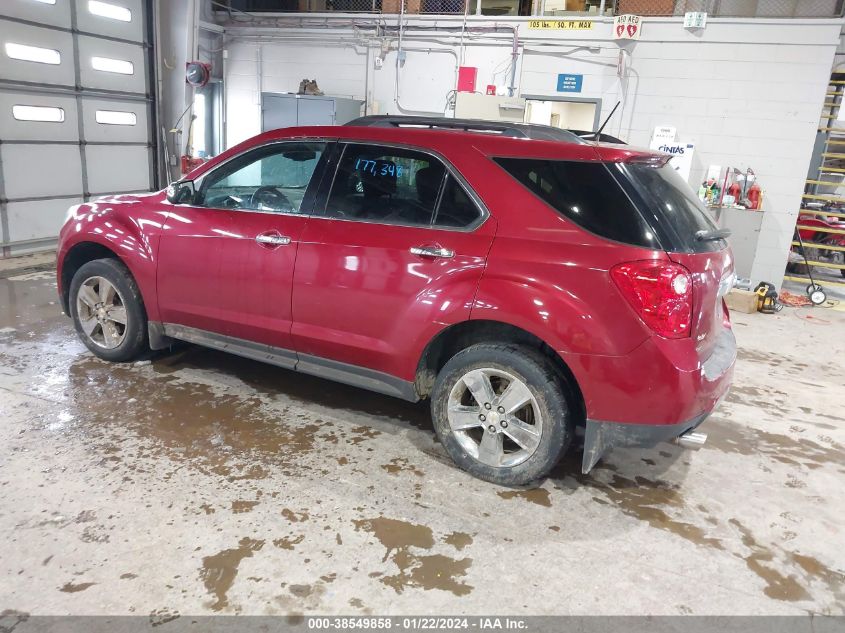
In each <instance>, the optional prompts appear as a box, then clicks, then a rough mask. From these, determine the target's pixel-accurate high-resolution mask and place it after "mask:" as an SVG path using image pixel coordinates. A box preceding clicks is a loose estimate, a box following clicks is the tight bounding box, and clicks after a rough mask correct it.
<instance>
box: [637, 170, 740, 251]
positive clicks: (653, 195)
mask: <svg viewBox="0 0 845 633" xmlns="http://www.w3.org/2000/svg"><path fill="white" fill-rule="evenodd" d="M624 169H625V170H626V171H627V173H628V177H629V178H630V179H631V180H632V181H633V183H634V185H635V186H636V187H637V189H638V191H639V192H640V194H641V195H642V196H643V197H644V198H645V199H646V202H647V204H648V206H649V207H650V209H651V210H652V211H653V212H654V213H655V215H656V216H657V220H658V222H660V223H662V224H663V225H664V226H667V227H669V228H670V229H671V230H672V231H673V232H674V233H675V234H676V235H675V236H673V238H672V240H671V241H672V242H676V244H674V245H673V248H672V250H679V251H692V252H696V251H698V252H701V251H708V250H721V249H722V248H724V247H725V242H724V241H723V240H711V241H707V242H701V241H698V240H696V238H695V234H696V233H697V232H698V231H713V230H715V229H716V228H717V227H716V225H715V224H714V222H713V220H712V219H711V217H710V214H709V213H708V212H707V208H706V207H705V206H704V204H703V203H702V202H701V200H699V199H698V196H697V195H695V192H694V191H693V190H692V189H691V188H690V186H689V185H688V184H687V182H686V181H685V180H684V179H683V177H682V176H681V175H680V174H679V173H678V172H677V171H676V170H675V169H674V168H673V167H672V165H671V163H667V164H665V165H664V166H662V167H655V166H651V165H648V164H637V163H628V164H626V165H625V166H624Z"/></svg>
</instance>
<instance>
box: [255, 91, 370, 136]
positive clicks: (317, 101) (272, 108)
mask: <svg viewBox="0 0 845 633" xmlns="http://www.w3.org/2000/svg"><path fill="white" fill-rule="evenodd" d="M363 103H364V102H363V101H359V100H357V99H347V98H344V97H327V96H319V97H318V96H312V95H298V94H289V93H282V94H279V93H271V92H262V93H261V131H262V132H266V131H268V130H277V129H279V128H283V127H294V126H297V125H343V124H344V123H347V122H349V121H351V120H352V119H355V118H357V117H359V116H361V106H362V104H363Z"/></svg>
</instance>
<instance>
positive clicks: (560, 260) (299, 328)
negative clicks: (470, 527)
mask: <svg viewBox="0 0 845 633" xmlns="http://www.w3.org/2000/svg"><path fill="white" fill-rule="evenodd" d="M668 158H669V157H668V156H666V155H662V154H657V153H654V152H648V151H639V150H633V149H630V148H628V147H625V146H620V145H603V144H597V143H592V142H587V141H584V140H582V139H581V138H578V137H577V136H575V135H574V134H572V133H570V132H567V131H564V130H559V129H555V128H548V127H542V126H529V125H511V124H502V123H486V122H480V121H462V120H454V119H417V118H408V117H364V118H363V119H358V120H356V121H354V122H353V123H351V124H349V125H346V126H342V127H303V128H288V129H282V130H275V131H272V132H267V133H265V134H262V135H260V136H257V137H255V138H253V139H250V140H248V141H245V142H244V143H241V144H240V145H238V146H237V147H234V148H232V149H230V150H228V151H227V152H225V153H223V154H222V155H220V156H219V157H217V158H215V159H214V160H211V161H209V162H208V163H206V164H204V165H202V166H201V167H199V168H198V169H196V170H195V171H193V172H192V173H191V174H190V175H189V176H188V177H187V178H186V179H183V180H180V181H179V182H176V183H174V184H173V185H171V186H170V187H168V188H167V190H166V191H163V192H158V193H151V194H147V195H121V196H114V197H109V198H103V199H100V200H96V201H93V202H89V203H86V204H82V205H79V206H77V207H74V208H72V209H71V211H70V213H69V217H68V220H67V222H66V224H65V225H64V227H63V229H62V231H61V237H60V246H59V252H58V282H59V292H60V294H61V301H62V305H63V307H64V310H65V312H66V313H67V314H69V315H70V316H71V317H72V318H73V320H74V323H75V325H76V329H77V331H78V333H79V336H80V337H81V338H82V340H83V342H84V343H85V345H87V346H88V348H89V349H90V350H91V351H92V352H93V353H94V354H95V355H97V356H99V357H100V358H103V359H106V360H111V361H128V360H131V359H133V358H136V357H138V355H140V354H143V353H144V352H146V351H147V350H149V349H150V348H152V349H162V348H165V347H167V346H168V345H169V344H170V341H171V340H172V339H180V340H183V341H189V342H191V343H197V344H200V345H205V346H208V347H213V348H216V349H221V350H225V351H228V352H232V353H233V354H239V355H241V356H246V357H248V358H252V359H256V360H260V361H264V362H267V363H270V364H273V365H278V366H280V367H284V368H287V369H293V370H296V371H303V372H307V373H310V374H315V375H318V376H322V377H324V378H329V379H332V380H335V381H339V382H344V383H348V384H351V385H356V386H359V387H363V388H365V389H371V390H373V391H377V392H380V393H384V394H389V395H392V396H396V397H399V398H404V399H406V400H410V401H417V400H420V399H422V398H429V399H430V400H431V412H432V418H433V421H434V428H435V430H436V432H437V435H438V437H439V438H440V441H441V442H442V443H443V446H444V448H445V449H446V451H447V452H448V453H449V455H450V456H451V457H452V459H454V461H455V462H456V463H457V464H458V465H459V466H460V467H461V468H463V469H465V470H467V471H469V472H470V473H472V474H473V475H475V476H477V477H480V478H482V479H486V480H488V481H492V482H496V483H500V484H522V483H526V482H529V481H531V480H534V479H537V478H538V477H541V476H543V475H545V474H546V473H547V472H548V471H549V470H550V469H551V468H552V467H553V466H554V465H555V463H556V462H557V461H558V459H559V458H560V457H561V455H562V454H563V452H564V451H565V450H566V449H567V447H568V446H569V445H570V443H571V442H572V439H573V436H574V434H575V428H576V427H577V426H585V427H586V429H585V436H584V443H585V448H584V458H583V470H584V472H587V471H588V470H589V469H590V468H592V466H593V465H594V464H595V463H596V461H598V459H599V458H600V457H601V455H602V454H603V453H604V452H605V451H606V450H607V449H609V448H610V447H612V446H620V445H627V446H632V445H633V446H644V445H653V444H655V443H657V442H659V441H663V440H668V439H674V438H678V437H681V438H682V440H683V439H684V438H685V439H686V440H687V441H689V442H692V441H693V440H696V439H701V438H702V437H705V436H702V434H698V433H694V434H693V433H690V432H691V431H692V430H693V429H695V428H696V427H697V426H698V425H699V424H700V423H701V422H702V421H703V420H704V418H705V417H707V415H708V414H709V413H710V411H712V410H713V408H714V407H715V406H716V404H717V403H718V402H719V400H720V399H721V398H722V397H723V396H724V395H725V393H726V392H727V390H728V387H729V384H730V380H731V376H732V372H733V365H734V359H735V356H736V343H735V340H734V337H733V334H732V332H731V329H730V321H729V317H728V312H727V309H726V307H725V304H724V301H723V300H722V297H723V295H724V294H725V293H726V292H727V291H728V290H729V289H730V287H731V285H732V283H733V279H734V277H733V264H732V259H731V253H730V250H729V248H728V246H727V243H726V241H725V239H724V238H725V237H726V236H725V233H724V232H723V231H719V230H717V229H716V227H715V226H714V225H713V223H712V222H711V220H710V219H709V217H708V215H707V213H706V211H705V209H704V208H703V207H702V205H701V203H700V202H699V200H698V199H697V197H696V196H695V194H694V193H693V192H692V191H691V190H690V189H689V187H688V186H687V184H686V183H685V182H684V181H683V179H682V178H681V177H680V176H679V175H678V174H677V173H676V172H675V171H674V170H673V168H672V166H671V165H670V164H668V163H667V161H668ZM281 379H283V377H282V375H280V380H281ZM327 388H328V387H327ZM682 443H683V441H682Z"/></svg>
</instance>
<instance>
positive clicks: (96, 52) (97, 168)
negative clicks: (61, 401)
mask: <svg viewBox="0 0 845 633" xmlns="http://www.w3.org/2000/svg"><path fill="white" fill-rule="evenodd" d="M149 13H150V8H149V3H148V2H147V1H146V0H107V1H105V0H104V1H100V0H3V2H2V3H0V246H2V250H0V253H2V255H3V256H9V255H13V254H17V253H20V252H27V251H32V250H38V249H44V248H50V247H52V246H53V245H54V244H55V240H56V237H57V235H58V231H59V228H60V227H61V224H62V221H63V220H64V217H65V212H66V211H67V209H68V207H69V206H71V205H73V204H77V203H79V202H83V201H87V200H89V199H91V198H95V197H97V196H99V195H103V194H108V193H122V192H137V191H149V190H151V189H153V188H155V187H157V184H158V183H157V182H156V175H155V167H154V166H155V147H154V142H153V139H154V138H155V137H154V134H153V126H152V119H153V116H154V114H153V113H154V108H153V102H152V98H151V92H152V90H151V85H152V84H151V73H150V64H149V59H150V55H149V51H150V47H151V44H152V43H151V42H150V41H149V37H148V34H149V29H148V20H149V19H150V15H149Z"/></svg>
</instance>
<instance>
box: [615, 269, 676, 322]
mask: <svg viewBox="0 0 845 633" xmlns="http://www.w3.org/2000/svg"><path fill="white" fill-rule="evenodd" d="M610 277H611V278H612V279H613V281H614V283H615V284H616V286H617V287H618V288H619V290H620V292H621V293H622V296H624V297H625V299H627V300H628V303H630V304H631V307H633V308H634V311H635V312H636V313H637V314H638V315H639V316H640V318H641V319H642V320H643V321H644V322H645V324H646V325H647V326H648V327H650V328H651V329H652V330H654V332H655V333H656V334H659V335H660V336H663V337H665V338H686V337H688V336H689V335H690V326H691V324H692V276H691V275H690V272H689V271H688V270H687V269H686V268H684V267H683V266H681V265H680V264H676V263H674V262H668V261H655V260H644V261H637V262H627V263H625V264H618V265H616V266H614V267H613V268H611V269H610Z"/></svg>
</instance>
